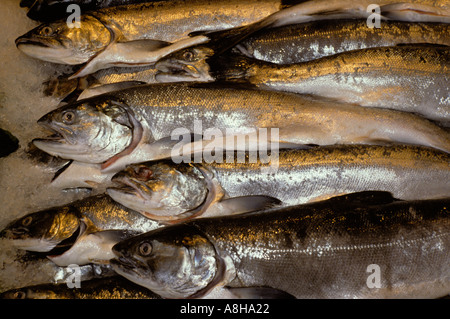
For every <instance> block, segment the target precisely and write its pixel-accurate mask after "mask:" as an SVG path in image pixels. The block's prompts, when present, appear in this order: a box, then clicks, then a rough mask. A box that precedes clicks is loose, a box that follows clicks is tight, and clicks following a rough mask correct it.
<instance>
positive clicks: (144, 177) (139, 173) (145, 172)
mask: <svg viewBox="0 0 450 319" xmlns="http://www.w3.org/2000/svg"><path fill="white" fill-rule="evenodd" d="M134 172H135V176H136V178H137V179H139V180H141V181H148V180H149V179H150V178H151V177H152V175H153V171H152V170H151V169H150V168H148V167H145V166H141V167H139V168H138V169H137V170H135V171H134Z"/></svg>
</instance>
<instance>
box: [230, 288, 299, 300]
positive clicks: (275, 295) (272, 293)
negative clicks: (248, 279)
mask: <svg viewBox="0 0 450 319" xmlns="http://www.w3.org/2000/svg"><path fill="white" fill-rule="evenodd" d="M225 288H226V289H228V290H229V291H230V292H231V294H232V295H233V296H235V297H236V298H239V299H296V298H295V296H293V295H291V294H290V293H288V292H286V291H283V290H281V289H276V288H271V287H227V286H225Z"/></svg>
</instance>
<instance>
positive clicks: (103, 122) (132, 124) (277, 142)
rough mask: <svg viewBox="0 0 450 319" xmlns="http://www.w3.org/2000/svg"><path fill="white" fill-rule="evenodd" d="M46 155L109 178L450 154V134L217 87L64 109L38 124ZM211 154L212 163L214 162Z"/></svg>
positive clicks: (131, 93)
mask: <svg viewBox="0 0 450 319" xmlns="http://www.w3.org/2000/svg"><path fill="white" fill-rule="evenodd" d="M38 124H39V125H41V126H42V127H43V128H45V129H46V130H49V131H50V132H52V133H53V134H52V135H51V136H50V137H48V138H36V139H34V140H33V144H34V145H35V146H36V147H37V148H39V149H41V150H42V151H44V152H46V153H48V154H50V155H53V156H59V157H61V158H63V159H72V160H75V161H79V162H83V163H91V164H100V168H99V170H100V171H101V172H104V173H106V172H112V171H115V172H117V171H119V170H122V169H123V168H125V167H126V165H128V164H133V163H141V162H145V161H150V160H159V159H164V158H172V159H174V160H177V161H182V160H183V157H185V156H189V158H190V154H192V153H197V154H200V155H201V156H203V155H207V156H213V155H211V154H213V153H216V152H217V154H218V156H219V155H220V154H221V153H220V152H223V151H226V150H233V151H259V152H260V153H263V152H264V150H267V149H279V148H293V147H297V148H305V147H306V148H308V147H311V144H313V145H322V146H323V145H333V144H380V143H406V144H417V145H422V146H430V147H433V148H437V149H440V150H443V151H446V152H448V151H449V149H450V137H449V132H447V131H446V130H445V129H444V128H441V127H439V126H438V125H436V124H434V123H432V122H430V121H428V120H426V119H424V118H422V117H420V116H417V115H414V114H410V113H406V112H398V111H395V110H388V109H382V108H365V107H361V106H358V105H351V104H345V103H339V102H335V101H330V100H328V99H318V98H316V97H309V96H306V95H299V94H294V93H285V92H272V91H265V90H257V89H252V88H244V87H242V86H240V85H237V86H236V85H234V86H228V87H226V86H224V85H222V84H220V85H217V84H216V83H206V84H204V83H199V84H190V83H187V84H186V83H177V84H158V85H151V84H149V85H140V86H136V87H132V88H128V89H124V90H120V91H115V92H112V93H106V94H102V95H99V96H96V97H92V98H90V99H85V100H80V101H77V102H76V103H72V104H67V105H64V106H61V107H59V108H57V109H55V110H53V111H50V112H49V113H47V114H46V115H44V116H43V117H42V118H40V119H39V120H38ZM208 154H210V155H208Z"/></svg>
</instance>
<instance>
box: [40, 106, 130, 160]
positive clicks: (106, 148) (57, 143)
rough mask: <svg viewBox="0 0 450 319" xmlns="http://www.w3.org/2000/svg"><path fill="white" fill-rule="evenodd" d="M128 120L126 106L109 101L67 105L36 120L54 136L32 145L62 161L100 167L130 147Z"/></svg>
mask: <svg viewBox="0 0 450 319" xmlns="http://www.w3.org/2000/svg"><path fill="white" fill-rule="evenodd" d="M129 116H130V115H129V114H128V111H127V110H126V105H124V104H121V103H119V102H115V101H113V100H110V99H101V100H93V101H91V100H89V101H88V100H81V101H79V102H75V103H73V104H67V105H64V106H61V107H59V108H57V109H56V110H53V111H51V112H49V113H47V114H46V115H44V116H43V117H42V118H40V119H39V120H38V124H40V125H41V126H42V127H44V128H46V129H48V130H50V131H51V132H52V133H54V134H53V135H52V136H50V137H47V138H44V139H42V138H38V139H35V140H33V144H34V145H35V146H36V147H37V148H39V149H41V150H43V151H44V152H46V153H49V154H50V155H53V156H59V157H61V158H64V159H72V160H77V161H80V162H84V163H92V164H99V163H103V162H104V161H106V160H108V159H110V158H111V157H113V156H114V155H116V154H118V153H120V152H121V151H123V150H124V149H126V148H127V146H128V145H129V144H130V143H131V140H132V135H133V129H134V128H135V127H133V124H132V123H130V120H129Z"/></svg>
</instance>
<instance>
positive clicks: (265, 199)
mask: <svg viewBox="0 0 450 319" xmlns="http://www.w3.org/2000/svg"><path fill="white" fill-rule="evenodd" d="M281 204H282V202H281V201H280V200H279V199H278V198H275V197H271V196H265V195H253V196H239V197H232V198H227V199H223V200H221V201H220V202H218V203H217V205H219V206H220V208H221V210H222V211H223V212H226V214H227V215H237V214H244V213H249V212H254V211H259V210H264V209H269V208H272V207H276V206H279V205H281Z"/></svg>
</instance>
